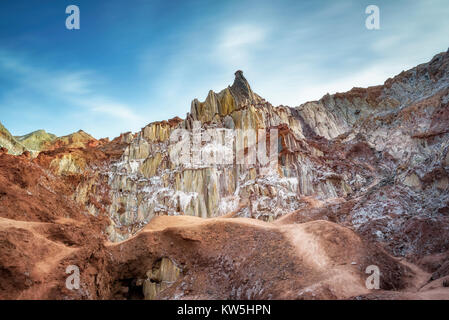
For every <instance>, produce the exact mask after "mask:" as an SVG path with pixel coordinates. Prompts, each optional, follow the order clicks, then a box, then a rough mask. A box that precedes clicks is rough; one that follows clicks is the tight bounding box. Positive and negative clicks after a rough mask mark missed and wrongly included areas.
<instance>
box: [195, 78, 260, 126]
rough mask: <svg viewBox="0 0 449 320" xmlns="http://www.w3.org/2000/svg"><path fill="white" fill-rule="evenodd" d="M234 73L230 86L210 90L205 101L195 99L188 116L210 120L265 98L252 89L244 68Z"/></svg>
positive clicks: (204, 120)
mask: <svg viewBox="0 0 449 320" xmlns="http://www.w3.org/2000/svg"><path fill="white" fill-rule="evenodd" d="M234 74H235V79H234V83H233V84H232V86H228V87H227V88H226V89H224V90H222V91H220V92H219V93H215V92H213V91H212V90H211V91H209V94H208V96H207V98H206V100H205V101H204V102H199V101H198V100H197V99H195V100H193V101H192V106H191V109H190V110H191V113H190V115H188V118H189V116H191V117H192V119H193V120H200V121H203V122H209V121H212V120H213V119H214V118H216V116H219V117H220V116H226V115H228V114H230V113H232V112H233V111H234V110H236V109H239V108H241V107H242V106H244V105H249V104H257V103H259V102H261V101H262V100H263V99H262V98H261V97H259V96H258V95H257V94H255V93H254V92H253V91H252V90H251V87H250V85H249V83H248V81H247V80H246V79H245V77H244V76H243V71H242V70H237V71H236V72H235V73H234Z"/></svg>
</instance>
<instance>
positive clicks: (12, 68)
mask: <svg viewBox="0 0 449 320" xmlns="http://www.w3.org/2000/svg"><path fill="white" fill-rule="evenodd" d="M0 70H1V71H2V72H3V73H5V72H6V73H7V76H8V80H9V81H11V82H12V83H13V82H16V83H17V86H16V88H15V89H13V90H12V91H10V92H9V94H6V95H5V96H4V98H3V100H1V101H0V106H3V107H2V108H6V107H10V106H11V105H16V104H18V103H21V104H22V105H24V106H28V107H29V106H30V105H32V104H33V103H35V104H43V103H44V102H43V101H44V100H46V99H47V98H50V99H53V100H56V101H60V102H61V103H63V104H64V105H65V106H66V109H68V110H69V111H68V112H76V111H77V110H78V112H82V113H84V114H85V117H92V118H97V119H98V118H102V117H107V118H112V119H113V120H114V121H117V123H121V124H126V125H127V126H128V127H130V128H132V129H134V130H136V129H138V128H139V127H141V126H143V125H144V124H145V121H144V119H142V117H139V115H138V112H137V111H135V109H134V108H132V107H131V106H129V105H128V104H126V103H123V102H120V101H118V100H117V99H114V98H113V97H110V96H105V95H103V94H101V93H98V92H97V91H96V88H95V87H96V81H95V78H96V75H95V72H93V71H92V70H81V71H79V70H52V69H44V68H42V67H35V66H33V65H32V64H29V63H27V62H25V60H24V59H20V58H16V57H14V56H12V55H11V54H8V53H7V52H5V51H0ZM31 92H34V93H35V94H37V95H38V96H39V97H40V99H41V100H40V101H33V99H34V98H32V97H31V96H30V97H28V100H27V97H26V95H27V94H30V93H31ZM110 127H111V128H114V126H112V125H111V126H110ZM104 129H106V130H104ZM95 131H96V130H95ZM98 132H102V133H103V134H106V135H108V136H110V137H113V136H114V135H116V134H118V133H114V132H112V131H108V130H107V128H101V130H98ZM93 134H95V132H94V133H93Z"/></svg>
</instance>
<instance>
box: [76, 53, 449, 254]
mask: <svg viewBox="0 0 449 320" xmlns="http://www.w3.org/2000/svg"><path fill="white" fill-rule="evenodd" d="M448 61H449V54H448V53H447V52H446V53H441V54H438V55H437V56H435V57H434V58H433V59H432V61H430V62H429V63H426V64H422V65H420V66H418V67H416V68H414V69H412V70H409V71H406V72H403V73H401V74H400V75H398V76H397V77H395V78H393V79H388V80H387V81H386V82H385V84H384V85H381V86H376V87H370V88H367V89H363V88H354V89H352V90H351V91H349V92H346V93H337V94H334V95H326V96H324V97H323V98H322V99H321V100H319V101H316V102H308V103H305V104H303V105H300V106H299V107H295V108H292V107H286V106H278V107H274V106H272V105H271V104H270V103H269V102H267V101H265V100H264V99H263V98H261V97H260V96H258V95H257V94H255V93H254V92H253V91H252V89H251V87H250V85H249V84H248V82H247V80H246V79H245V78H244V76H243V73H242V71H237V72H236V74H235V80H234V83H233V84H232V86H230V87H228V88H226V89H224V90H223V91H221V92H219V93H215V92H212V91H210V92H209V94H208V96H207V97H206V99H205V101H204V102H200V101H198V100H194V101H193V102H192V105H191V110H190V113H188V114H187V116H186V118H185V119H184V120H182V119H179V118H175V119H172V120H169V121H162V122H156V123H151V124H149V125H148V126H146V127H145V128H143V129H142V130H141V131H140V132H138V133H136V134H135V135H131V134H127V135H125V136H124V137H122V140H123V142H124V143H125V144H126V147H125V149H124V152H123V154H122V155H121V156H120V159H118V160H117V161H113V162H110V163H108V164H107V165H104V166H102V167H101V169H100V172H101V174H99V175H98V177H97V178H99V181H100V182H98V181H92V180H88V181H85V182H84V183H82V184H80V186H79V187H78V190H80V192H81V193H83V192H84V191H82V190H86V188H87V189H89V188H91V186H90V185H95V184H98V183H101V184H104V183H105V181H106V180H107V183H106V184H107V188H108V189H109V190H110V191H109V195H110V199H111V205H110V206H108V207H107V208H104V209H105V210H106V211H107V212H109V216H110V217H111V221H112V223H111V226H110V228H109V229H108V233H109V235H110V239H111V240H113V241H120V240H123V239H125V238H127V237H128V236H129V235H130V234H133V233H135V232H136V231H137V230H139V229H140V228H142V227H143V226H144V225H145V224H146V223H148V222H149V221H150V220H151V219H152V218H153V217H154V216H158V215H191V216H198V217H203V218H206V217H217V216H221V215H224V214H229V213H231V212H232V213H233V214H234V215H235V216H240V217H252V218H257V219H262V220H265V221H272V220H274V219H276V218H278V217H280V216H282V215H285V214H286V213H289V212H292V211H295V210H300V209H304V208H308V207H310V206H311V201H312V202H313V203H314V204H313V206H319V207H327V206H331V207H332V208H335V206H336V207H344V208H346V209H345V210H346V211H347V212H345V213H344V214H342V215H340V216H339V217H338V219H339V221H340V222H341V223H345V224H346V225H349V226H352V227H354V228H356V229H357V230H360V231H361V232H366V233H367V235H368V236H370V237H372V238H373V239H377V240H380V241H384V240H386V239H389V238H390V237H394V236H397V235H398V234H403V233H404V232H405V230H409V228H410V225H411V224H418V225H421V223H423V222H422V221H427V222H426V223H429V222H428V219H427V218H429V217H430V218H432V219H436V220H435V221H439V223H435V225H432V227H431V228H434V230H435V232H438V233H444V232H446V231H447V227H448V225H447V223H446V218H445V212H446V211H447V210H448V209H447V208H448V200H449V198H448V195H447V188H448V174H447V172H448V171H447V159H448V155H447V154H448V135H447V133H448V128H449V122H448V117H447V113H448V102H449V98H448V97H449V95H448V93H449V78H448V77H449V67H448V65H449V64H448V63H449V62H448ZM182 129H186V130H189V131H190V132H192V131H193V132H195V130H196V132H199V133H201V134H202V139H203V141H202V142H201V147H202V148H201V150H194V149H192V150H191V151H190V157H191V158H190V159H194V157H195V155H197V154H201V155H204V152H205V150H207V151H210V152H212V153H214V152H215V153H216V154H217V153H220V152H222V150H223V149H224V145H222V144H219V145H217V144H214V143H212V142H210V141H208V140H207V135H208V133H209V132H210V130H215V131H217V129H233V130H236V131H238V130H241V131H240V132H243V131H244V130H251V129H252V130H254V131H253V132H255V133H256V134H257V132H258V131H257V130H262V132H263V137H264V138H261V137H260V136H259V137H258V138H257V139H258V140H257V139H256V140H254V141H253V142H254V143H255V142H256V141H260V140H261V139H265V137H266V139H267V141H268V140H269V136H270V130H273V129H276V130H277V135H278V151H279V157H278V159H277V160H278V161H277V165H276V168H275V170H271V171H270V172H269V173H268V174H267V173H263V172H262V171H263V168H262V166H261V165H260V163H254V164H249V165H248V164H238V163H236V161H235V159H234V160H233V162H231V163H228V164H223V163H221V164H218V165H217V164H215V163H213V164H210V163H204V162H201V163H195V162H194V161H190V162H187V163H186V162H184V163H177V162H176V161H172V159H171V156H170V152H171V150H173V142H170V135H171V134H172V133H173V132H174V131H175V130H182ZM209 136H210V135H209ZM204 137H206V139H204ZM267 143H268V142H267ZM230 148H231V151H234V152H235V150H236V143H235V142H233V144H231V145H230ZM247 153H248V151H247V150H246V149H245V155H246V154H247ZM101 177H102V178H101ZM100 189H101V188H100ZM81 200H82V199H81ZM336 204H338V205H336ZM379 204H381V205H379ZM348 207H351V208H350V209H347V208H348ZM332 210H336V209H332ZM443 220H444V223H441V222H442V221H443ZM398 232H399V233H398ZM397 243H398V244H397V245H395V244H391V243H390V245H391V246H392V250H393V251H394V252H396V253H401V254H408V253H411V252H414V251H415V250H424V248H421V246H424V247H428V245H426V244H425V243H422V244H420V243H416V242H414V241H412V240H411V239H409V238H408V237H407V236H405V238H401V239H400V240H398V241H397ZM417 246H418V247H420V249H418V248H416V247H417Z"/></svg>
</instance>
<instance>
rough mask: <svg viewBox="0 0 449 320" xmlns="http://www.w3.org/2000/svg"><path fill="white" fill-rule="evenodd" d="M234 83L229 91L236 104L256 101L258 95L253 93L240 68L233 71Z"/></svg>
mask: <svg viewBox="0 0 449 320" xmlns="http://www.w3.org/2000/svg"><path fill="white" fill-rule="evenodd" d="M234 75H235V79H234V83H233V84H232V86H231V87H230V89H231V92H232V93H233V95H234V97H235V98H236V100H237V102H238V104H240V103H243V102H245V101H248V100H249V101H254V102H255V101H257V100H258V99H257V98H258V97H257V96H256V95H255V94H254V92H253V90H251V86H250V85H249V83H248V81H247V80H246V78H245V77H244V76H243V71H242V70H237V71H236V72H235V73H234Z"/></svg>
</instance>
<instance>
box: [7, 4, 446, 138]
mask: <svg viewBox="0 0 449 320" xmlns="http://www.w3.org/2000/svg"><path fill="white" fill-rule="evenodd" d="M71 4H75V5H78V6H79V8H80V12H81V29H80V30H67V29H66V27H65V20H66V17H67V16H68V15H67V14H66V13H65V8H66V7H67V6H68V5H71ZM370 4H374V5H377V6H378V7H379V8H380V27H381V29H380V30H367V29H366V28H365V19H366V17H367V15H366V14H365V8H366V7H367V6H368V5H370ZM448 17H449V4H448V1H447V0H421V1H408V0H395V1H390V0H388V1H380V0H377V1H375V0H370V1H364V0H359V1H356V0H353V1H352V0H338V1H320V0H310V1H298V0H295V1H263V0H257V1H252V0H238V1H232V0H231V1H215V0H210V1H200V0H197V1H188V0H185V1H179V2H178V1H174V0H171V1H166V0H164V1H144V0H130V1H124V0H108V1H99V0H78V1H75V0H70V1H66V0H57V1H55V0H40V1H32V0H27V1H25V0H2V1H1V2H0V122H2V123H3V124H4V125H5V127H7V128H8V129H9V130H10V131H11V132H12V133H13V134H14V135H23V134H26V133H29V132H31V131H34V130H37V129H45V130H47V131H48V132H52V133H55V134H57V135H66V134H69V133H71V132H74V131H77V130H79V129H83V130H85V131H86V132H89V133H91V134H92V135H93V136H95V137H96V138H100V137H111V138H113V137H115V136H118V135H119V134H120V133H121V132H126V131H134V132H135V131H138V130H139V129H140V128H141V127H143V126H145V125H146V124H148V123H150V122H153V121H159V120H164V119H168V118H171V117H174V116H180V117H185V114H186V113H187V112H189V111H190V102H191V100H192V99H194V98H199V99H200V100H204V98H205V97H206V95H207V93H208V91H209V90H210V89H212V90H214V91H219V90H221V89H223V88H225V87H226V86H228V85H230V84H232V81H233V77H234V72H235V71H236V70H237V69H242V70H243V71H244V75H245V76H246V78H247V79H248V81H249V82H250V84H251V86H252V88H253V90H254V91H255V92H257V93H259V94H260V95H261V96H263V97H264V98H266V99H267V100H268V101H270V102H271V103H273V104H274V105H280V104H283V105H290V106H298V105H300V104H301V103H304V102H306V101H309V100H317V99H319V98H321V97H322V96H323V95H324V94H326V93H328V92H329V93H334V92H341V91H346V90H349V89H351V88H352V87H354V86H362V87H365V86H369V85H376V84H381V83H383V82H384V81H385V80H386V79H387V78H388V77H391V76H394V75H395V74H397V73H399V72H401V71H402V70H406V69H409V68H411V67H413V66H415V65H417V64H419V63H424V62H427V61H428V60H430V59H431V58H432V56H433V55H435V54H436V53H439V52H441V51H446V50H447V49H448V47H449V18H448Z"/></svg>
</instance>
